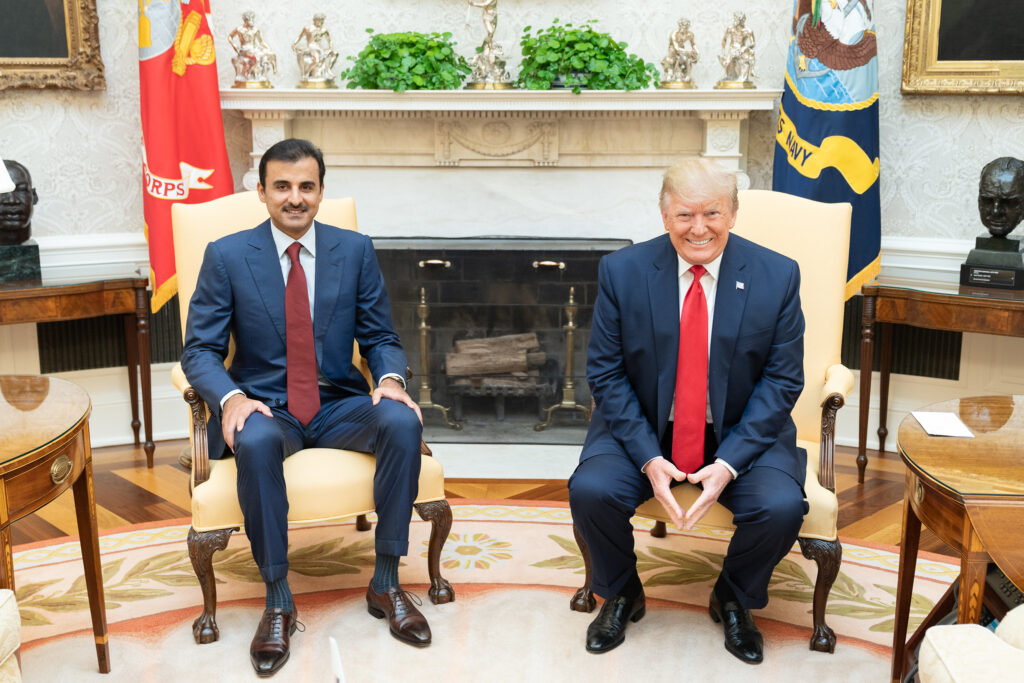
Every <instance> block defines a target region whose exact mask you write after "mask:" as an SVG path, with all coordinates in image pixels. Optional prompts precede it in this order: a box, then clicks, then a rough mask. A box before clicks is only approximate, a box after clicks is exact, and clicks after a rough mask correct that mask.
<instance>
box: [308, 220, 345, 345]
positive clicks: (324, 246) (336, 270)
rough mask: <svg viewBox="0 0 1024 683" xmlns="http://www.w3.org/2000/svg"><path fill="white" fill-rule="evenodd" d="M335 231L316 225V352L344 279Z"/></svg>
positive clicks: (343, 254) (314, 311) (314, 314)
mask: <svg viewBox="0 0 1024 683" xmlns="http://www.w3.org/2000/svg"><path fill="white" fill-rule="evenodd" d="M339 237H340V236H339V234H338V233H337V232H335V231H334V230H327V229H326V228H325V226H323V225H319V224H317V228H316V291H315V292H314V293H313V296H314V298H315V301H314V302H313V338H314V339H315V340H316V346H317V351H318V353H319V351H320V348H321V346H322V344H321V342H322V341H323V336H324V335H325V334H327V329H328V327H329V326H330V324H331V318H332V317H333V316H334V309H335V308H336V304H337V302H338V295H339V292H340V289H341V282H342V280H343V279H344V278H343V277H342V275H341V274H342V273H343V272H344V268H343V266H344V263H345V253H344V250H343V249H341V248H340V245H341V240H340V239H339Z"/></svg>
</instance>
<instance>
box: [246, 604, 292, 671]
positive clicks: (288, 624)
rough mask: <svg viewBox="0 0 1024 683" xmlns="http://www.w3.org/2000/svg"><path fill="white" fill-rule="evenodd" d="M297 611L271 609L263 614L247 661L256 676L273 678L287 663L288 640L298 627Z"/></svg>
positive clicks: (278, 608)
mask: <svg viewBox="0 0 1024 683" xmlns="http://www.w3.org/2000/svg"><path fill="white" fill-rule="evenodd" d="M298 615H299V610H298V609H297V608H294V609H292V611H290V612H289V611H288V610H286V609H281V608H280V607H271V608H270V609H267V610H265V611H264V612H263V616H262V617H261V618H260V625H259V626H257V627H256V635H255V636H253V638H252V645H250V646H249V661H251V662H252V668H254V669H255V670H256V675H257V676H273V675H274V674H275V673H277V670H278V669H280V668H281V667H282V666H284V663H285V662H287V661H288V655H289V651H288V649H289V646H290V638H291V635H292V634H293V633H295V629H296V627H297V626H298V619H297V618H298Z"/></svg>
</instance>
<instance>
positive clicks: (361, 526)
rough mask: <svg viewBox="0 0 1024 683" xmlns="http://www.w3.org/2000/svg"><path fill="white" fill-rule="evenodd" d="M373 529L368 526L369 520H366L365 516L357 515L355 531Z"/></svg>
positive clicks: (370, 525)
mask: <svg viewBox="0 0 1024 683" xmlns="http://www.w3.org/2000/svg"><path fill="white" fill-rule="evenodd" d="M372 527H373V525H372V524H370V520H368V519H366V515H359V516H358V517H356V531H369V530H370V529H371V528H372Z"/></svg>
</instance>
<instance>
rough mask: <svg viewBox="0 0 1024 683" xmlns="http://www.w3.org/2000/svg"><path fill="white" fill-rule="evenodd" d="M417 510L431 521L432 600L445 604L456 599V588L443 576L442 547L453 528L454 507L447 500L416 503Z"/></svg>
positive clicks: (429, 592)
mask: <svg viewBox="0 0 1024 683" xmlns="http://www.w3.org/2000/svg"><path fill="white" fill-rule="evenodd" d="M415 507H416V512H417V513H418V514H419V516H420V519H422V520H423V521H424V522H430V547H429V549H428V550H427V573H428V574H429V575H430V590H429V591H428V595H430V601H431V602H433V603H434V604H435V605H443V604H445V603H448V602H453V601H454V600H455V590H454V589H453V588H452V585H451V584H450V583H448V580H447V579H445V578H444V577H443V576H441V548H443V547H444V542H445V541H447V540H448V534H449V533H450V532H451V530H452V508H451V506H450V505H448V501H446V500H437V501H433V502H430V503H416V505H415Z"/></svg>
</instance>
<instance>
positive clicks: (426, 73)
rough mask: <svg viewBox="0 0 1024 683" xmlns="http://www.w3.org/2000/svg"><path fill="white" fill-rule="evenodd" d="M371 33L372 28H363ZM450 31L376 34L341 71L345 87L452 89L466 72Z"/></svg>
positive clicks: (398, 89)
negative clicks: (345, 82) (345, 79)
mask: <svg viewBox="0 0 1024 683" xmlns="http://www.w3.org/2000/svg"><path fill="white" fill-rule="evenodd" d="M366 32H367V33H370V34H373V29H372V28H368V29H366ZM451 38H452V34H451V33H447V32H446V33H416V32H413V31H409V32H405V33H377V34H374V35H373V36H372V37H371V38H370V42H369V43H367V45H366V47H364V48H363V50H362V52H360V53H359V55H358V56H356V57H349V59H350V60H351V61H352V62H353V64H352V66H351V67H349V68H348V69H345V70H344V71H342V73H341V77H342V78H347V79H348V87H349V88H369V89H382V90H394V91H395V92H404V91H406V90H453V89H455V88H458V87H459V86H461V85H462V81H464V80H465V78H466V76H467V75H468V74H469V72H470V67H469V64H468V63H467V62H466V59H465V57H463V56H462V55H460V54H458V53H457V52H456V51H455V42H454V41H453V40H452V39H451Z"/></svg>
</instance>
